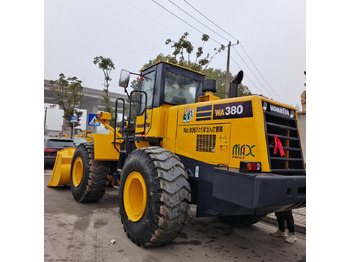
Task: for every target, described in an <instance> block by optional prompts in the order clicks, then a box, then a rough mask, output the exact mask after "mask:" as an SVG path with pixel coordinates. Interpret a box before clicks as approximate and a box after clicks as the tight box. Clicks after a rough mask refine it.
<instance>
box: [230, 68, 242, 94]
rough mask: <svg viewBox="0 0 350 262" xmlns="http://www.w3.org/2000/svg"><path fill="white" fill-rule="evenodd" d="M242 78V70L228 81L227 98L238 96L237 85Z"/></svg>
mask: <svg viewBox="0 0 350 262" xmlns="http://www.w3.org/2000/svg"><path fill="white" fill-rule="evenodd" d="M242 80H243V71H242V70H241V71H239V72H238V74H237V75H236V76H235V78H234V79H233V80H232V81H231V83H230V92H229V98H233V97H238V85H239V84H240V83H241V82H242Z"/></svg>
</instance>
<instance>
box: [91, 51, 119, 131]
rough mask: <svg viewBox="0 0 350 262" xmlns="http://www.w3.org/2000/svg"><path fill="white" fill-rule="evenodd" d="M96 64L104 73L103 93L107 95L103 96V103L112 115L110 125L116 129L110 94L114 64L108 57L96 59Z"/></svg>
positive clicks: (97, 57)
mask: <svg viewBox="0 0 350 262" xmlns="http://www.w3.org/2000/svg"><path fill="white" fill-rule="evenodd" d="M94 64H95V65H96V64H97V65H98V67H99V68H101V69H102V71H103V75H104V86H105V88H104V89H103V91H104V93H105V94H104V95H103V96H102V99H101V103H102V104H103V105H105V111H106V112H108V113H111V115H112V118H111V121H110V122H109V123H110V125H112V126H113V127H114V112H113V109H112V106H111V100H110V96H109V93H108V87H109V82H110V81H111V80H112V78H110V74H111V71H112V70H113V69H115V68H114V63H113V61H112V59H110V58H108V57H107V58H106V57H103V56H96V57H95V58H94Z"/></svg>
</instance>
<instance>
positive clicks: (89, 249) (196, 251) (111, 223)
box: [43, 170, 306, 262]
mask: <svg viewBox="0 0 350 262" xmlns="http://www.w3.org/2000/svg"><path fill="white" fill-rule="evenodd" d="M50 175H51V170H46V171H45V175H44V212H45V214H44V254H43V255H44V260H45V261H142V262H160V261H259V262H262V261H264V262H265V261H305V259H306V236H305V234H303V233H299V232H298V233H297V237H298V240H297V241H296V242H295V243H294V244H288V243H285V242H284V240H283V238H276V237H272V236H270V235H269V233H270V232H273V231H275V230H276V229H277V227H276V226H275V225H273V224H270V223H266V222H264V221H261V222H259V223H256V224H254V225H253V226H250V227H246V228H234V227H232V226H230V225H229V224H226V223H224V222H223V221H222V220H220V219H218V218H196V217H195V206H191V212H190V218H189V221H188V223H187V224H186V226H185V227H184V229H183V231H182V233H181V234H180V235H179V237H177V238H176V239H175V240H174V241H172V242H171V243H169V244H167V245H166V246H163V247H157V248H140V247H137V246H136V245H135V244H133V243H132V242H131V241H130V240H129V239H128V238H127V236H126V234H125V232H124V230H123V228H122V224H121V222H120V215H119V206H118V189H117V188H107V190H106V193H105V195H104V197H103V198H102V199H101V200H99V201H98V202H96V203H89V204H81V203H77V202H76V201H75V200H74V199H73V197H72V194H71V192H70V187H69V186H67V187H59V188H48V187H46V184H47V182H48V181H49V179H50ZM113 240H114V241H115V242H114V243H111V241H112V242H113Z"/></svg>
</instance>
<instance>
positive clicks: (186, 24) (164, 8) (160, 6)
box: [152, 0, 222, 45]
mask: <svg viewBox="0 0 350 262" xmlns="http://www.w3.org/2000/svg"><path fill="white" fill-rule="evenodd" d="M152 1H153V2H154V3H156V4H157V5H159V6H160V7H161V8H163V9H164V10H165V11H167V12H168V13H170V14H172V15H173V16H175V17H176V18H177V19H179V20H181V21H182V22H184V23H185V24H186V25H188V26H190V27H192V28H193V29H194V30H196V31H197V32H199V33H201V34H202V35H204V34H205V33H203V32H202V31H200V30H199V29H197V28H195V27H194V26H192V25H191V24H189V23H187V22H186V21H185V20H183V19H182V18H180V17H178V16H177V15H175V14H174V13H173V12H171V11H169V10H168V9H166V8H165V7H164V6H162V5H161V4H159V3H158V2H157V1H155V0H152ZM209 39H212V40H213V41H214V42H216V43H218V44H219V45H222V44H221V43H219V42H218V41H217V40H215V39H214V38H212V37H210V38H209Z"/></svg>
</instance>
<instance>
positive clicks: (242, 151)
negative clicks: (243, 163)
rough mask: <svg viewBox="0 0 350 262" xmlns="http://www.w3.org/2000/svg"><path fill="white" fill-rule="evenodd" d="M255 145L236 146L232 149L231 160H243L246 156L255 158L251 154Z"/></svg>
mask: <svg viewBox="0 0 350 262" xmlns="http://www.w3.org/2000/svg"><path fill="white" fill-rule="evenodd" d="M254 147H255V145H252V146H250V145H242V146H241V145H240V144H236V145H234V146H233V148H232V158H239V159H244V158H245V157H247V156H252V157H255V155H254V154H253V148H254Z"/></svg>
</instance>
